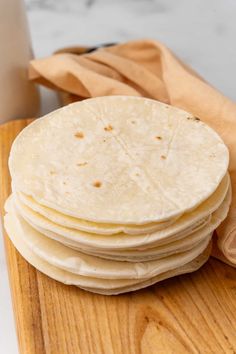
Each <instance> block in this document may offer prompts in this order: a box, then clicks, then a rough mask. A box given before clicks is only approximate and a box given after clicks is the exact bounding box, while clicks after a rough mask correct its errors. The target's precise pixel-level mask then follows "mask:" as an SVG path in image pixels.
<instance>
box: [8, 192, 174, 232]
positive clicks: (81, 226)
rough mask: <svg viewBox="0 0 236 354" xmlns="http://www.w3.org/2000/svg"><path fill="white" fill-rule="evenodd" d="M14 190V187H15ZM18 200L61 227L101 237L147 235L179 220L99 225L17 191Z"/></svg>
mask: <svg viewBox="0 0 236 354" xmlns="http://www.w3.org/2000/svg"><path fill="white" fill-rule="evenodd" d="M13 190H14V187H13ZM15 194H16V198H17V199H18V200H19V201H20V202H21V203H22V204H24V205H26V206H28V207H29V208H30V209H32V210H33V211H36V212H37V213H39V214H40V215H42V216H44V217H46V218H47V219H49V220H50V221H52V222H54V223H55V224H58V225H60V226H65V227H68V228H72V229H75V230H80V231H85V232H89V233H95V234H100V235H114V234H119V233H124V234H128V235H140V234H146V233H152V232H155V231H157V230H162V229H165V228H166V227H168V226H170V225H172V224H173V223H174V222H175V221H176V220H177V219H178V218H177V217H176V218H172V219H171V220H168V221H163V222H159V223H157V222H156V223H149V224H144V225H118V224H105V223H102V224H98V223H95V222H92V221H87V220H83V219H78V218H75V217H73V216H69V215H65V214H62V213H60V212H58V211H56V210H53V209H51V208H48V207H46V206H43V205H41V204H38V203H37V202H36V201H35V200H34V199H33V198H32V197H30V196H28V195H26V194H24V193H21V192H17V191H15ZM179 217H180V216H179Z"/></svg>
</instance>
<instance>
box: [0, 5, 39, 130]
mask: <svg viewBox="0 0 236 354" xmlns="http://www.w3.org/2000/svg"><path fill="white" fill-rule="evenodd" d="M31 58H32V50H31V43H30V35H29V30H28V24H27V18H26V12H25V6H24V2H23V0H10V1H9V0H1V1H0V124H1V123H4V122H6V121H8V120H11V119H17V118H29V117H34V116H35V115H37V113H38V111H39V93H38V90H37V88H36V87H35V85H34V84H32V83H31V82H29V80H28V64H29V60H30V59H31Z"/></svg>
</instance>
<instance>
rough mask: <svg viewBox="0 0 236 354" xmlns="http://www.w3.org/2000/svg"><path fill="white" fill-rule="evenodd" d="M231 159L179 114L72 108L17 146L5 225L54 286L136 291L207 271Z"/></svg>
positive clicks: (117, 105)
mask: <svg viewBox="0 0 236 354" xmlns="http://www.w3.org/2000/svg"><path fill="white" fill-rule="evenodd" d="M228 159H229V156H228V150H227V148H226V146H225V145H224V143H223V141H222V140H221V138H220V137H219V136H218V135H217V134H216V133H215V132H214V131H213V130H212V129H211V128H209V127H208V126H207V125H206V124H204V123H202V122H201V121H200V120H199V119H198V118H196V117H194V116H192V115H191V114H189V113H186V112H184V111H182V110H180V109H177V108H175V107H171V106H168V105H166V104H163V103H160V102H157V101H153V100H150V99H144V98H138V97H125V96H110V97H99V98H95V99H89V100H85V101H82V102H78V103H74V104H72V105H69V106H67V107H64V108H62V109H59V110H57V111H55V112H53V113H51V114H49V115H47V116H45V117H43V118H41V119H38V120H36V121H34V122H33V123H32V124H31V125H29V126H28V127H27V128H25V129H24V130H23V131H22V132H21V134H20V135H19V136H18V137H17V139H16V140H15V142H14V144H13V146H12V150H11V154H10V161H9V166H10V172H11V176H12V190H13V194H12V195H11V196H10V198H9V199H8V201H7V203H6V211H7V214H6V216H5V226H6V229H7V232H8V235H9V237H10V238H11V240H12V242H13V243H14V245H15V247H16V248H17V249H18V250H19V252H20V253H21V254H22V256H23V257H24V258H26V260H28V261H29V262H30V263H31V264H32V265H33V266H35V267H36V268H37V269H39V270H40V271H42V272H43V273H45V274H47V275H48V276H50V277H52V278H54V279H56V280H58V281H61V282H63V283H66V284H74V285H77V286H79V287H81V288H84V289H87V290H90V291H93V292H97V293H102V294H118V293H122V292H127V291H131V290H136V289H140V288H143V287H146V286H148V285H150V284H153V283H156V282H158V281H160V280H162V279H166V278H169V277H172V276H174V275H177V274H183V273H187V272H192V271H194V270H196V269H198V268H199V267H200V266H201V265H203V264H204V263H205V262H206V260H207V259H208V257H209V254H210V244H211V237H212V234H213V231H214V230H215V228H216V227H217V226H218V225H219V224H220V223H221V222H222V220H223V219H224V218H225V217H226V215H227V212H228V209H229V205H230V201H231V188H230V179H229V175H228V173H227V168H228Z"/></svg>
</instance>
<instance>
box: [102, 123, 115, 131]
mask: <svg viewBox="0 0 236 354" xmlns="http://www.w3.org/2000/svg"><path fill="white" fill-rule="evenodd" d="M104 130H105V131H106V132H110V131H111V130H113V126H112V125H110V124H108V125H107V126H106V127H105V128H104Z"/></svg>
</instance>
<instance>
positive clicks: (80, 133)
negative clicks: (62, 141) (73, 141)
mask: <svg viewBox="0 0 236 354" xmlns="http://www.w3.org/2000/svg"><path fill="white" fill-rule="evenodd" d="M75 137H76V138H78V139H83V138H84V133H83V132H77V133H75Z"/></svg>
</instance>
